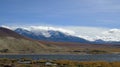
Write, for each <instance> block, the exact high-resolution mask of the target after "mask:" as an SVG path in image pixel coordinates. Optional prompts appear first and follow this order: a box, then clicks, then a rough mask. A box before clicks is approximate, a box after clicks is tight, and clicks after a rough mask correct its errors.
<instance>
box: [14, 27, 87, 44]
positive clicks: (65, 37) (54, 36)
mask: <svg viewBox="0 0 120 67" xmlns="http://www.w3.org/2000/svg"><path fill="white" fill-rule="evenodd" d="M14 31H15V32H17V33H19V34H21V35H23V36H27V37H30V38H32V39H35V40H45V41H56V42H80V43H88V42H89V41H87V40H85V39H82V38H79V37H76V36H73V35H71V34H69V33H67V32H63V31H60V30H51V29H48V30H45V29H33V28H32V29H29V30H28V29H22V28H17V29H15V30H14Z"/></svg>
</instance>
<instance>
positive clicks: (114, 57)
mask: <svg viewBox="0 0 120 67" xmlns="http://www.w3.org/2000/svg"><path fill="white" fill-rule="evenodd" d="M0 58H9V59H20V58H30V59H33V60H40V59H47V60H61V59H63V60H76V61H109V62H112V61H120V54H98V55H67V54H66V55H59V54H55V55H53V54H31V55H30V54H25V55H24V54H22V55H0Z"/></svg>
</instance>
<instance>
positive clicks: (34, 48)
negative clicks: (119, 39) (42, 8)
mask: <svg viewBox="0 0 120 67" xmlns="http://www.w3.org/2000/svg"><path fill="white" fill-rule="evenodd" d="M23 31H24V32H23ZM18 32H19V34H18ZM44 32H47V33H49V34H50V35H49V37H48V36H44V35H43V32H41V33H40V34H36V33H34V32H31V31H29V30H25V29H21V28H17V29H15V30H10V29H7V28H3V27H0V53H7V54H8V53H9V54H13V53H14V54H31V53H32V54H52V53H53V54H72V53H73V54H79V53H85V51H86V49H87V50H89V51H92V50H100V51H106V52H120V51H119V46H117V45H116V46H114V45H110V44H103V45H96V44H92V43H89V41H87V40H85V39H82V38H80V39H79V38H78V37H75V36H72V35H70V34H67V33H64V32H60V31H53V30H52V31H51V30H49V31H48V30H47V31H44ZM23 33H24V35H23ZM28 34H29V36H30V37H28ZM31 36H32V37H34V36H35V39H34V38H32V37H31ZM39 36H40V37H43V38H45V39H42V38H41V39H39V38H40V37H39ZM37 37H38V38H37ZM54 37H55V39H54ZM47 38H48V39H47ZM49 38H51V40H50V39H49ZM64 38H65V39H64ZM69 38H70V39H69ZM62 39H64V40H62ZM72 39H78V40H79V41H74V40H72Z"/></svg>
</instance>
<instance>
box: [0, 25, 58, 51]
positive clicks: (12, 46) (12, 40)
mask: <svg viewBox="0 0 120 67" xmlns="http://www.w3.org/2000/svg"><path fill="white" fill-rule="evenodd" d="M53 49H58V48H57V46H54V45H52V46H49V45H46V44H42V43H40V42H38V41H35V40H32V39H30V38H27V37H24V36H21V35H19V34H17V33H16V32H14V31H12V30H9V29H6V28H3V27H0V53H46V52H49V50H53Z"/></svg>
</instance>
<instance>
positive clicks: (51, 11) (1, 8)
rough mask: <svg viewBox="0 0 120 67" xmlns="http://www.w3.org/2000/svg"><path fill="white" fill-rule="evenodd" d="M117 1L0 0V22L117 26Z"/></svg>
mask: <svg viewBox="0 0 120 67" xmlns="http://www.w3.org/2000/svg"><path fill="white" fill-rule="evenodd" d="M119 21H120V0H0V25H55V26H87V27H89V26H90V27H106V28H120V22H119Z"/></svg>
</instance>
